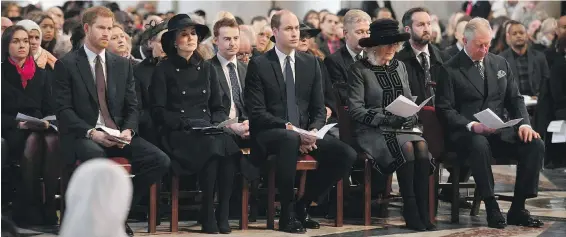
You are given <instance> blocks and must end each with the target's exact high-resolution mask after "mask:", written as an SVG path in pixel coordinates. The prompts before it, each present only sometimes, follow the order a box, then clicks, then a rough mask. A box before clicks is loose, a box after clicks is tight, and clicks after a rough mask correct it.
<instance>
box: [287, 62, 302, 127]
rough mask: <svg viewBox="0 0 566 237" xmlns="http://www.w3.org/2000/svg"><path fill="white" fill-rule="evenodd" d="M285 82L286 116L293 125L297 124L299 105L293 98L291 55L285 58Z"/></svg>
mask: <svg viewBox="0 0 566 237" xmlns="http://www.w3.org/2000/svg"><path fill="white" fill-rule="evenodd" d="M285 84H286V91H287V117H288V118H289V122H291V124H293V125H295V126H297V127H298V126H300V124H299V107H298V106H297V101H296V98H295V77H294V76H293V69H291V57H290V56H287V57H286V58H285Z"/></svg>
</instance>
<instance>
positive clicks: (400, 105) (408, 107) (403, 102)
mask: <svg viewBox="0 0 566 237" xmlns="http://www.w3.org/2000/svg"><path fill="white" fill-rule="evenodd" d="M433 97H434V96H431V97H429V98H428V99H426V100H424V101H423V102H422V103H421V104H420V105H417V104H415V102H413V101H412V100H410V99H408V98H407V97H405V96H403V95H400V96H399V97H397V99H395V100H394V101H393V102H391V104H389V105H388V106H387V107H385V110H387V111H389V112H391V113H392V114H394V115H397V116H401V117H403V118H407V117H411V116H413V115H415V114H416V113H417V112H419V111H420V110H421V109H422V108H423V107H424V106H425V105H426V103H428V101H430V100H431V99H432V98H433ZM414 99H416V98H414Z"/></svg>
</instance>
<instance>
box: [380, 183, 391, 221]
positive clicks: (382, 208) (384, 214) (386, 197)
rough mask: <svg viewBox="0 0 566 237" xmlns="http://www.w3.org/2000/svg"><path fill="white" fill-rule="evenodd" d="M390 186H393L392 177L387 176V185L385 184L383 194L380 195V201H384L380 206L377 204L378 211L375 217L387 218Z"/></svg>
mask: <svg viewBox="0 0 566 237" xmlns="http://www.w3.org/2000/svg"><path fill="white" fill-rule="evenodd" d="M392 184H393V175H389V176H388V177H387V183H386V184H385V193H383V194H382V195H381V199H382V200H384V201H382V202H381V204H379V211H378V213H377V216H378V217H380V218H387V217H389V198H390V196H391V190H392V187H391V186H392Z"/></svg>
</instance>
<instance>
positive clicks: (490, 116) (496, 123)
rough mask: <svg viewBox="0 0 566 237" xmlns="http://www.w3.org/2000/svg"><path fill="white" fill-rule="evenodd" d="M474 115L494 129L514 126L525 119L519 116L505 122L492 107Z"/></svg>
mask: <svg viewBox="0 0 566 237" xmlns="http://www.w3.org/2000/svg"><path fill="white" fill-rule="evenodd" d="M474 117H476V118H477V119H478V121H479V122H480V123H482V124H484V125H485V126H487V127H489V128H493V129H500V128H506V127H512V126H515V125H517V124H518V123H519V122H521V120H523V119H522V118H518V119H513V120H509V121H507V122H503V120H501V118H499V116H497V114H495V113H494V112H493V111H491V109H485V110H484V111H481V112H479V113H477V114H474Z"/></svg>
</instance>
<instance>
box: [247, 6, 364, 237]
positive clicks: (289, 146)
mask: <svg viewBox="0 0 566 237" xmlns="http://www.w3.org/2000/svg"><path fill="white" fill-rule="evenodd" d="M271 27H272V29H273V34H274V37H275V40H276V43H275V47H274V48H273V49H272V50H270V51H268V52H266V53H265V54H263V55H261V56H257V57H254V58H252V60H251V61H250V64H249V65H248V72H247V74H246V86H245V89H244V90H245V93H244V103H245V105H246V109H247V111H248V115H249V116H250V132H251V139H252V144H253V145H252V150H253V152H252V157H251V158H252V161H253V162H254V163H255V164H256V165H260V164H261V163H262V162H263V161H265V158H266V157H267V155H275V157H274V160H273V161H272V162H274V163H275V169H276V172H275V173H276V175H277V182H278V189H279V193H280V201H281V217H280V221H279V230H280V231H284V232H289V233H304V232H305V228H309V229H318V228H320V225H319V223H317V222H316V221H314V220H312V219H310V218H309V216H308V211H307V209H306V208H307V207H308V206H309V204H310V203H311V202H312V201H316V200H318V199H319V198H320V197H321V196H322V195H324V194H325V193H326V192H328V191H329V190H330V188H332V186H333V185H334V184H336V182H337V181H338V180H340V179H341V178H342V177H344V175H345V174H347V173H348V172H349V170H350V168H351V167H352V163H353V162H354V160H355V159H356V156H357V154H356V152H355V151H354V150H353V149H352V148H351V147H349V146H348V145H346V144H345V143H343V142H341V141H340V140H338V139H337V138H334V137H333V136H328V135H327V136H324V138H323V139H317V137H316V136H315V135H314V134H315V132H316V131H317V130H318V129H321V128H322V127H323V126H324V124H325V123H326V110H325V106H324V95H323V90H322V76H321V71H320V66H319V64H318V60H317V59H316V58H315V57H314V56H312V55H310V54H305V53H301V52H297V51H296V50H295V49H296V48H297V46H298V43H299V20H298V18H297V16H295V15H294V14H293V13H291V12H289V11H285V10H283V11H280V12H278V13H277V14H275V15H274V16H273V18H272V19H271ZM296 128H300V129H303V130H308V131H310V132H306V133H302V134H299V133H298V132H296V131H293V130H295V129H296ZM302 154H309V155H312V156H313V157H314V158H315V159H316V160H317V161H318V168H317V170H316V171H314V172H312V173H310V174H309V176H308V179H307V187H306V188H305V193H304V195H303V196H302V197H300V198H299V199H298V200H297V199H296V198H295V194H294V184H295V173H296V166H297V160H298V159H299V157H300V156H301V155H302Z"/></svg>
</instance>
